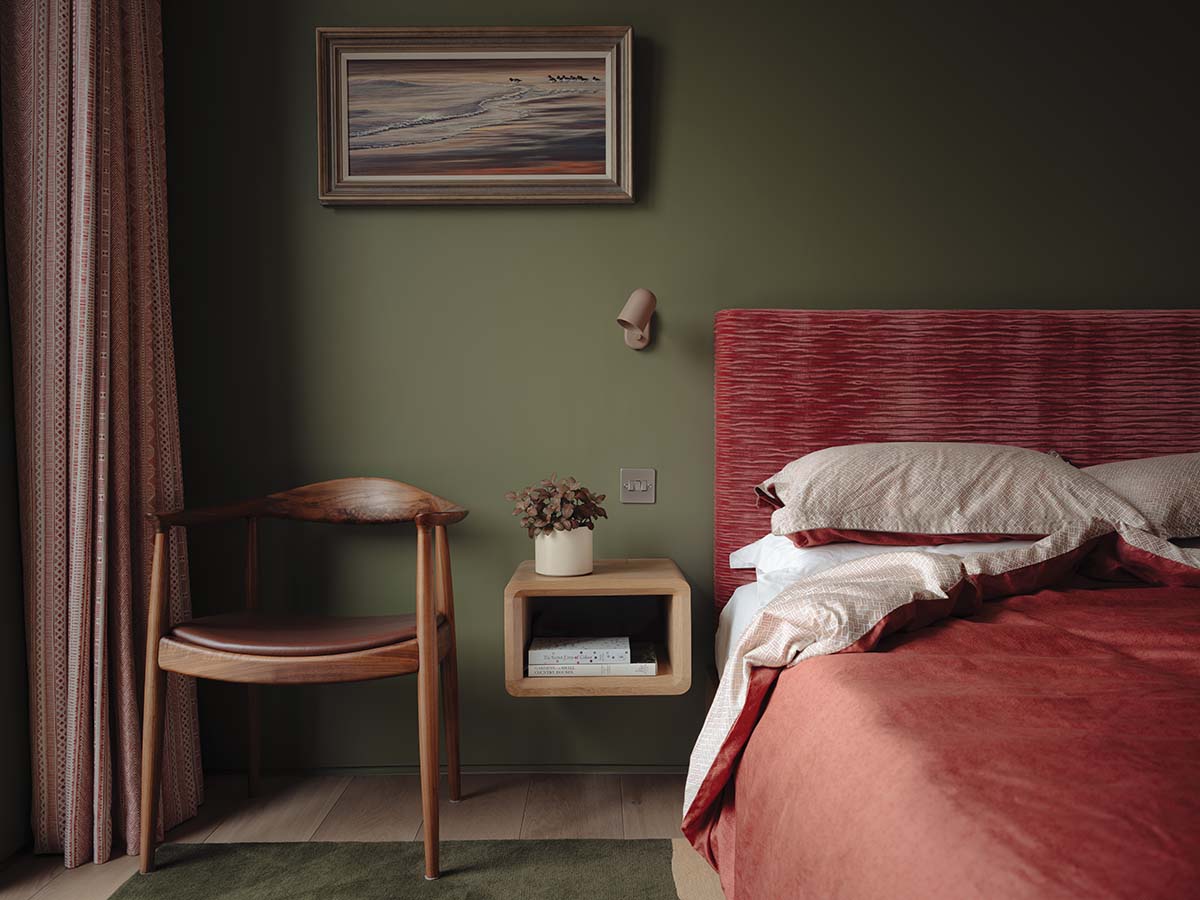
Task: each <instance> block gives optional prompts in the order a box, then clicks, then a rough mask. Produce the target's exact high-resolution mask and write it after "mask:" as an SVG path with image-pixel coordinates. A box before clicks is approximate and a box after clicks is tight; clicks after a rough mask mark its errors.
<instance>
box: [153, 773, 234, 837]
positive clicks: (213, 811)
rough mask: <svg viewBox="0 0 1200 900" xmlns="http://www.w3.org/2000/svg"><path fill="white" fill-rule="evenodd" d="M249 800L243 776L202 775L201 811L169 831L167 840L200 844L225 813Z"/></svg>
mask: <svg viewBox="0 0 1200 900" xmlns="http://www.w3.org/2000/svg"><path fill="white" fill-rule="evenodd" d="M249 802H250V801H249V798H248V797H247V796H246V776H244V775H205V776H204V803H203V804H202V805H201V806H200V811H199V812H198V813H196V815H194V816H192V818H190V819H188V820H187V821H186V822H181V823H179V824H178V825H176V826H175V827H174V828H172V829H171V830H170V831H168V832H167V836H166V840H167V841H169V842H171V843H176V844H202V843H204V841H205V839H206V838H207V837H208V836H209V835H210V834H212V833H213V830H214V829H215V828H216V827H217V826H218V825H220V824H221V822H223V821H224V820H225V818H226V817H227V816H228V815H230V814H231V813H233V812H234V811H236V810H237V809H239V808H241V807H243V806H246V805H247V804H248V803H249Z"/></svg>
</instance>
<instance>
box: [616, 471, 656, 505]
mask: <svg viewBox="0 0 1200 900" xmlns="http://www.w3.org/2000/svg"><path fill="white" fill-rule="evenodd" d="M656 481H657V475H656V474H655V471H654V470H653V469H622V470H621V502H622V503H653V502H654V486H655V482H656Z"/></svg>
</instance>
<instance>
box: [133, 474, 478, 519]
mask: <svg viewBox="0 0 1200 900" xmlns="http://www.w3.org/2000/svg"><path fill="white" fill-rule="evenodd" d="M466 516H467V510H466V509H464V508H463V507H461V506H459V505H457V504H455V503H452V502H450V501H449V500H446V499H445V498H443V497H439V496H437V495H436V494H431V493H429V492H428V491H424V490H421V488H418V487H414V486H413V485H411V484H405V483H404V482H403V481H394V480H393V479H391V478H336V479H334V480H332V481H321V482H318V483H316V484H306V485H304V486H302V487H297V488H292V489H291V490H287V491H279V492H277V493H274V494H268V495H267V496H265V497H259V498H257V499H254V500H246V501H243V502H241V503H232V504H228V505H225V506H212V507H206V508H203V509H182V510H177V511H174V512H161V513H156V514H155V516H154V517H155V518H156V519H157V520H158V522H159V523H160V525H162V526H171V525H198V524H202V523H205V522H219V521H225V520H228V519H240V518H272V519H297V520H301V521H305V522H327V523H331V524H384V523H394V522H416V523H417V524H418V525H452V524H454V523H455V522H459V521H461V520H462V519H464V518H466Z"/></svg>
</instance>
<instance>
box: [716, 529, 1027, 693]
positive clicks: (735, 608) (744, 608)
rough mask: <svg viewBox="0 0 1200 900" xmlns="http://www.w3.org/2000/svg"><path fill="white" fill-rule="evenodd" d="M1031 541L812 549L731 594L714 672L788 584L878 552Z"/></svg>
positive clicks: (961, 552)
mask: <svg viewBox="0 0 1200 900" xmlns="http://www.w3.org/2000/svg"><path fill="white" fill-rule="evenodd" d="M1034 543H1035V542H1034V541H1001V542H997V543H968V544H941V545H939V546H936V547H930V546H923V547H885V546H876V545H870V550H871V552H870V553H863V552H862V550H863V549H864V547H865V546H867V545H862V544H829V545H828V546H825V547H814V548H811V549H810V550H809V551H808V552H809V554H811V558H809V557H805V561H804V568H800V569H776V570H774V571H770V572H764V571H763V570H762V569H758V570H757V575H758V579H757V580H756V581H752V582H750V583H749V584H743V585H742V586H741V587H739V588H738V589H737V590H735V591H734V592H733V595H732V596H731V597H730V598H729V602H728V603H726V604H725V608H724V609H723V610H721V617H720V619H719V620H718V622H717V637H716V656H715V657H714V659H715V660H716V664H717V671H718V672H720V673H721V674H722V675H723V674H724V673H725V664H726V663H727V662H728V661H729V654H730V651H732V650H733V648H734V647H735V646H736V645H737V642H738V638H740V637H741V636H742V633H743V632H744V631H745V630H746V628H747V626H749V624H750V623H751V622H752V621H754V617H755V616H757V615H758V613H759V610H761V609H762V608H763V607H764V606H766V605H767V604H768V603H770V602H771V601H772V600H774V599H775V597H776V596H777V595H778V594H779V592H780V591H782V590H783V589H784V588H785V587H787V586H788V585H790V584H792V583H794V582H796V581H799V580H800V579H801V578H805V577H808V576H809V575H815V574H816V573H817V572H823V571H825V570H826V569H830V568H832V567H833V566H837V565H841V564H842V563H843V562H848V561H850V560H852V559H858V558H861V557H863V556H874V555H877V554H879V553H894V552H896V551H897V550H919V551H922V552H925V553H944V554H947V555H954V556H972V555H974V554H976V553H993V552H996V551H999V550H1015V549H1017V548H1021V547H1032V546H1033V545H1034Z"/></svg>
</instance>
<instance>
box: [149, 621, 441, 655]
mask: <svg viewBox="0 0 1200 900" xmlns="http://www.w3.org/2000/svg"><path fill="white" fill-rule="evenodd" d="M443 618H444V617H443V616H440V615H439V616H438V617H437V620H438V624H439V625H440V624H441V623H442V621H443ZM171 636H172V637H174V638H176V639H178V640H182V641H188V642H189V643H192V644H199V645H200V646H201V647H210V648H212V649H214V650H225V651H228V652H229V653H249V654H253V655H255V656H331V655H333V654H335V653H352V652H353V651H355V650H370V649H371V648H372V647H385V646H387V645H389V644H399V643H403V642H404V641H411V640H413V639H414V638H415V637H416V636H417V617H416V616H415V615H404V616H355V617H347V616H301V615H276V614H271V613H256V612H240V613H227V614H223V615H219V616H204V617H202V618H199V619H193V620H192V621H190V622H181V623H180V624H178V625H176V626H175V627H174V628H173V629H171Z"/></svg>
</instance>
